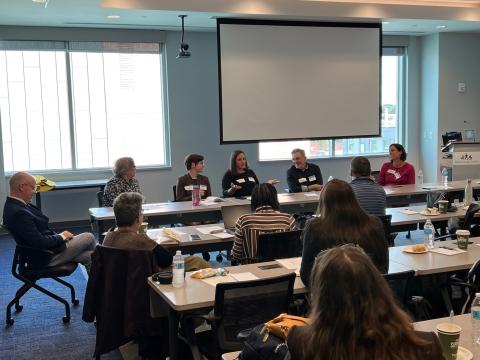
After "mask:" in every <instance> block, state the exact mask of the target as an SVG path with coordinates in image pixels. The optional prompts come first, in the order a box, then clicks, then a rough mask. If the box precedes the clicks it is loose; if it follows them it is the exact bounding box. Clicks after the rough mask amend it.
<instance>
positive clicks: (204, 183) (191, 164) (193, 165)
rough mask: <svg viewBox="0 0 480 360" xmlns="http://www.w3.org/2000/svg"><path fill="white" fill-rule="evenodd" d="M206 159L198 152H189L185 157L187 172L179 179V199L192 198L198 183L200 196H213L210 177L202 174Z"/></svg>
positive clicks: (177, 192)
mask: <svg viewBox="0 0 480 360" xmlns="http://www.w3.org/2000/svg"><path fill="white" fill-rule="evenodd" d="M204 159H205V158H204V157H203V156H202V155H198V154H189V155H187V156H186V157H185V167H186V168H187V173H186V174H185V175H183V176H180V177H179V178H178V179H177V189H176V200H177V201H188V200H192V188H193V185H197V186H198V187H199V188H200V196H201V198H202V199H205V198H206V197H209V196H212V188H211V186H210V181H209V180H208V177H206V176H204V175H201V174H200V173H201V172H202V171H203V168H204V167H205V160H204Z"/></svg>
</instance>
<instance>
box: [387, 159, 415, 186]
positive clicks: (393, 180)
mask: <svg viewBox="0 0 480 360" xmlns="http://www.w3.org/2000/svg"><path fill="white" fill-rule="evenodd" d="M378 183H379V184H380V185H382V186H385V185H407V184H415V168H414V167H413V165H411V164H409V163H406V162H405V163H403V165H402V166H400V167H399V168H396V167H395V166H393V163H392V162H387V163H385V164H383V165H382V168H381V169H380V176H379V178H378Z"/></svg>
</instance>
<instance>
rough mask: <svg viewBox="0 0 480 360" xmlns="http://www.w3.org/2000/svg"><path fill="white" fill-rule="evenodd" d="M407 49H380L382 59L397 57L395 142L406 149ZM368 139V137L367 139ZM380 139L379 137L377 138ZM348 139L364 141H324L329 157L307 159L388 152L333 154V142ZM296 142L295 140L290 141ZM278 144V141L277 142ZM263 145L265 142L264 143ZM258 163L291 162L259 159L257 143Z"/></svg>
mask: <svg viewBox="0 0 480 360" xmlns="http://www.w3.org/2000/svg"><path fill="white" fill-rule="evenodd" d="M407 50H408V47H407V46H384V47H382V57H383V56H395V55H397V56H398V60H397V61H398V65H399V66H398V68H397V79H398V81H397V127H396V136H397V141H398V142H399V143H401V144H404V145H405V147H407V145H408V144H407V142H408V139H407V136H406V134H407V132H406V130H407V124H406V122H407V118H406V116H405V114H406V111H405V107H406V98H407V97H406V95H407V64H408V62H407V61H408V53H407ZM367 138H369V137H367ZM379 138H381V137H379ZM349 139H355V140H358V139H364V138H363V137H359V138H350V137H347V138H330V139H324V140H327V141H328V142H329V152H330V154H331V155H329V156H313V155H312V156H309V157H308V158H309V159H311V160H334V159H345V158H353V157H355V156H368V157H369V158H379V157H385V156H387V155H388V152H382V153H361V154H360V153H356V154H346V155H343V154H342V155H337V154H335V141H336V140H349ZM304 140H307V141H316V139H304ZM292 141H297V140H292ZM278 142H280V141H278ZM264 143H265V142H264ZM257 149H258V152H257V157H258V159H257V160H258V162H260V163H278V162H291V159H290V158H285V159H262V158H261V157H260V142H259V143H258V147H257Z"/></svg>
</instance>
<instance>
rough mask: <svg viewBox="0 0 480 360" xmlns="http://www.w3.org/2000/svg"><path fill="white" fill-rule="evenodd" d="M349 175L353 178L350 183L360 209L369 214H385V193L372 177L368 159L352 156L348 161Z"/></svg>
mask: <svg viewBox="0 0 480 360" xmlns="http://www.w3.org/2000/svg"><path fill="white" fill-rule="evenodd" d="M350 176H351V177H352V178H353V180H352V182H351V183H350V185H351V186H352V189H353V192H354V193H355V196H356V197H357V200H358V203H359V204H360V206H361V207H362V209H363V210H365V212H366V213H368V214H371V215H377V216H379V215H385V208H386V206H387V205H386V204H387V195H386V194H385V190H384V189H383V188H382V187H381V186H380V185H378V184H377V183H376V182H375V181H374V180H373V179H372V177H371V168H370V161H368V159H367V158H366V157H363V156H357V157H354V158H353V159H352V162H351V163H350Z"/></svg>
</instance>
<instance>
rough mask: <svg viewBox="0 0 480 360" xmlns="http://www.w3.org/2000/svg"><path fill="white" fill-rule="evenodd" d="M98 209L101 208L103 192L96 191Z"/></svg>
mask: <svg viewBox="0 0 480 360" xmlns="http://www.w3.org/2000/svg"><path fill="white" fill-rule="evenodd" d="M97 200H98V207H103V205H104V204H103V190H100V191H97Z"/></svg>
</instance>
